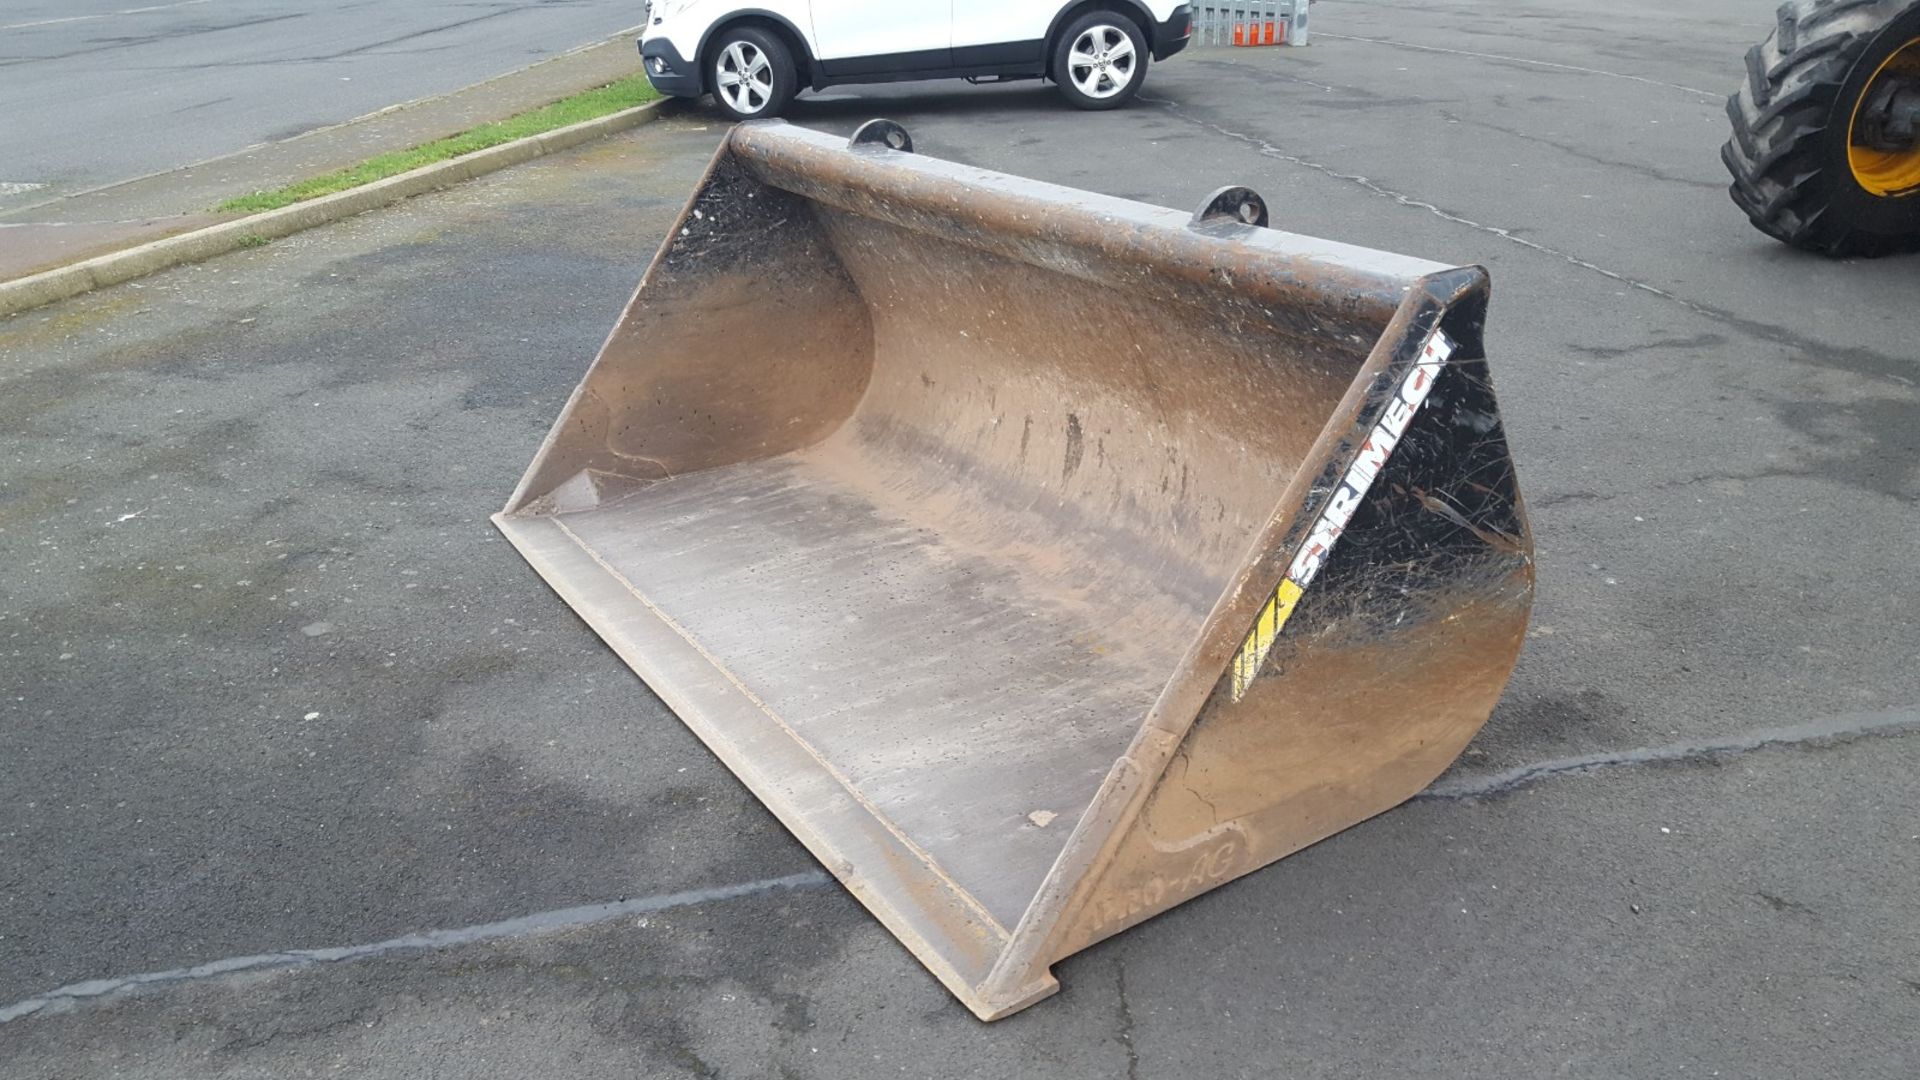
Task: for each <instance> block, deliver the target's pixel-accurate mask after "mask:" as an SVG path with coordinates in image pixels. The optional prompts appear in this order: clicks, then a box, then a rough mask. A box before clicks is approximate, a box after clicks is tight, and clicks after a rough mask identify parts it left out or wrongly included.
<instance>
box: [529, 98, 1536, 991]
mask: <svg viewBox="0 0 1920 1080" xmlns="http://www.w3.org/2000/svg"><path fill="white" fill-rule="evenodd" d="M896 133H897V135H898V137H896ZM910 148H911V142H910V140H907V139H905V138H904V132H898V129H897V128H874V129H872V130H870V131H868V132H867V133H866V136H865V137H861V136H856V139H855V140H854V142H853V143H852V144H849V143H848V142H847V141H845V140H841V139H837V138H834V137H831V136H828V135H824V134H820V133H817V132H812V131H808V130H804V129H800V128H796V127H791V126H788V125H785V124H781V123H777V122H773V123H759V124H748V125H742V126H740V127H738V128H735V129H734V130H733V132H732V133H731V134H730V135H729V136H728V138H727V140H726V141H725V142H724V143H723V144H722V146H721V148H720V150H719V152H718V153H717V155H716V156H715V158H714V161H713V163H712V165H711V167H710V169H709V171H708V174H707V176H706V178H705V180H704V181H703V183H702V185H701V187H700V189H699V190H698V191H697V192H696V193H695V195H694V197H693V199H692V201H691V202H690V203H689V205H688V207H687V209H686V211H685V212H684V213H683V215H682V217H681V218H680V220H679V222H678V223H677V225H676V226H675V228H674V231H673V232H672V234H671V235H670V236H669V238H668V240H667V241H666V243H665V244H664V245H663V246H662V248H661V251H660V253H659V255H658V256H657V257H656V258H655V260H654V263H653V265H652V266H651V267H650V268H649V269H648V271H647V273H646V275H645V277H644V278H643V280H642V282H641V285H640V288H639V290H638V292H637V293H636V294H635V296H634V299H633V301H632V302H631V303H630V304H629V306H628V308H627V311H626V312H625V314H624V315H623V316H622V317H621V319H620V321H619V323H618V324H617V325H616V327H615V328H614V331H613V333H612V334H611V335H610V336H609V338H608V340H607V342H606V345H605V347H604V348H603V350H602V352H601V354H600V356H599V357H598V359H596V360H595V362H594V364H593V366H592V368H591V369H590V370H589V372H588V374H587V376H586V378H585V380H584V381H583V382H582V383H581V385H580V387H579V388H578V389H577V390H576V391H575V393H574V395H573V397H572V399H571V400H570V401H569V402H568V404H567V406H566V408H565V410H564V411H563V413H562V415H561V416H560V418H559V420H558V422H557V423H556V425H555V427H554V429H553V432H552V433H551V434H550V435H549V436H548V439H547V441H546V443H545V444H544V445H543V446H542V447H541V450H540V452H539V454H538V455H537V456H536V458H535V460H534V462H533V464H532V465H531V466H530V467H529V469H528V470H527V473H526V476H525V478H524V479H523V480H522V481H521V483H520V485H519V487H518V488H517V489H516V491H515V492H514V494H513V496H512V498H511V500H510V501H509V503H508V505H507V508H506V509H505V510H504V511H503V512H502V513H501V514H499V515H497V516H496V518H495V521H496V522H497V523H498V524H499V526H500V528H501V529H502V530H503V531H504V532H505V533H506V534H507V536H508V537H509V538H511V539H512V540H513V542H514V543H515V544H516V546H517V547H518V548H519V549H520V550H521V552H522V553H523V554H524V555H525V556H526V557H527V559H528V560H529V561H530V562H531V563H532V564H533V565H534V566H535V567H536V568H537V569H538V570H539V571H540V573H541V574H542V575H543V576H545V577H546V579H547V580H548V581H549V582H550V583H551V584H552V585H553V586H554V588H555V589H556V590H557V591H558V592H559V593H560V594H561V595H562V596H563V597H564V598H565V599H566V600H567V602H568V603H570V604H571V605H572V606H573V607H574V608H575V609H576V610H577V611H579V612H580V614H581V615H582V616H583V617H584V618H586V619H587V621H588V622H589V623H591V624H592V625H593V626H594V628H595V629H596V630H597V631H598V632H599V633H600V634H601V635H602V636H603V637H604V638H605V639H606V640H607V641H608V643H609V644H611V645H612V646H613V647H614V648H615V649H616V650H617V651H618V652H619V653H620V654H621V655H622V657H623V658H625V659H626V661H627V662H628V663H629V664H630V665H631V666H632V667H633V668H634V669H635V670H636V671H637V672H639V674H640V675H641V676H642V677H643V678H645V679H646V681H647V682H648V684H649V685H650V686H651V687H652V688H653V689H654V690H655V691H656V692H657V693H658V694H659V695H660V696H661V698H662V699H663V700H665V701H666V702H667V704H668V705H670V706H671V707H672V708H673V709H674V710H675V711H676V712H677V713H678V714H679V715H680V716H681V717H682V718H683V719H684V720H685V721H686V722H687V724H688V725H689V726H690V727H691V728H692V729H693V730H694V731H695V732H696V733H697V734H699V736H700V737H701V738H702V739H703V740H704V741H705V742H706V743H707V744H708V746H709V747H711V748H712V749H713V750H714V752H715V753H716V754H717V755H718V756H720V758H721V759H722V760H723V761H725V762H726V763H727V765H728V766H729V767H730V768H732V769H733V770H734V772H735V773H737V774H738V775H739V776H740V777H741V779H742V780H743V781H744V782H745V783H746V784H747V785H748V786H749V787H750V788H751V789H752V790H753V791H754V792H755V793H756V794H757V795H758V796H759V797H760V798H761V799H762V801H764V802H765V803H766V804H767V805H768V806H769V807H770V808H771V809H772V810H773V811H774V813H775V814H776V815H777V816H778V817H779V818H780V819H781V821H782V822H783V823H784V824H786V826H787V827H788V828H789V829H791V830H792V831H793V833H794V834H795V835H796V836H797V837H799V838H800V840H801V841H803V842H804V843H805V844H806V845H807V846H808V848H809V849H810V850H812V851H813V853H814V854H815V855H816V856H817V857H818V858H819V859H820V860H821V862H822V863H823V864H824V865H825V866H826V867H827V868H828V869H829V870H830V871H831V872H832V873H833V874H834V875H835V876H836V877H837V878H838V879H839V880H840V881H842V882H843V883H845V884H846V886H847V887H848V888H849V889H850V890H851V891H852V892H853V893H854V894H855V895H856V896H858V897H859V898H860V899H861V901H862V902H863V903H865V904H866V905H867V907H868V908H869V909H870V910H872V911H873V912H874V914H875V915H876V916H878V917H879V918H880V919H881V920H882V921H883V922H884V923H885V924H886V925H887V927H888V928H889V929H890V930H892V931H893V932H894V933H895V934H896V935H897V936H898V937H899V938H900V939H901V940H902V941H903V942H904V943H905V944H906V945H907V946H908V948H910V949H911V950H912V951H913V952H914V954H915V955H916V956H917V957H918V958H919V959H920V960H921V961H922V962H923V963H925V964H926V966H927V967H928V968H929V970H931V971H932V972H933V973H934V974H935V975H936V976H937V977H939V978H940V979H941V981H942V982H943V983H944V984H945V985H946V986H947V987H948V988H949V989H950V990H951V991H952V992H953V993H954V994H955V995H956V996H957V997H959V998H960V999H961V1000H962V1001H963V1002H964V1003H965V1004H966V1005H967V1006H968V1007H969V1008H971V1009H972V1010H973V1011H974V1012H975V1013H976V1014H978V1015H979V1016H981V1017H983V1018H988V1019H991V1018H994V1017H998V1016H1003V1015H1006V1014H1007V1013H1009V1012H1012V1011H1015V1010H1017V1009H1020V1008H1023V1007H1025V1006H1026V1005H1028V1004H1031V1003H1032V1002H1034V1001H1036V1000H1038V999H1040V998H1042V997H1044V996H1046V995H1047V994H1049V993H1051V992H1052V991H1053V990H1055V989H1056V988H1057V987H1056V984H1055V983H1054V980H1053V978H1052V976H1051V974H1050V973H1049V967H1050V965H1051V964H1052V963H1053V962H1054V961H1056V960H1058V959H1060V958H1061V957H1063V956H1066V955H1069V954H1071V953H1072V952H1074V951H1076V950H1078V949H1081V948H1084V947H1085V946H1086V945H1088V944H1090V943H1092V942H1094V941H1097V940H1099V939H1100V938H1102V937H1105V936H1107V935H1109V934H1112V933H1115V932H1117V931H1119V930H1121V929H1124V928H1125V927H1127V926H1131V925H1133V924H1135V923H1138V922H1140V921H1141V920H1143V919H1146V918H1149V917H1151V916H1153V915H1154V914H1157V913H1158V912H1160V911H1164V910H1166V909H1167V908H1169V907H1171V906H1173V905H1175V904H1177V903H1179V902H1181V901H1182V900H1185V899H1187V898H1189V897H1192V896H1194V895H1196V894H1198V893H1200V892H1203V891H1205V890H1206V889H1209V888H1212V887H1214V886H1216V885H1218V884H1220V883H1222V882H1224V881H1227V880H1230V879H1232V878H1234V877H1236V876H1239V875H1241V874H1244V873H1247V872H1250V871H1252V870H1254V869H1257V868H1258V867H1260V866H1263V865H1265V864H1267V863H1269V862H1272V861H1273V860H1275V859H1278V858H1280V857H1282V856H1284V855H1286V854H1288V853H1289V852H1292V851H1295V850H1298V849H1299V848H1301V847H1303V846H1305V845H1307V844H1311V843H1313V842H1314V841H1316V840H1319V839H1321V838H1323V837H1326V836H1328V835H1331V834H1332V833H1334V832H1337V831H1339V830H1340V829H1343V828H1346V827H1347V826H1349V825H1352V824H1354V823H1356V822H1358V821H1361V820H1363V819H1365V818H1367V817H1369V816H1371V815H1373V814H1377V813H1379V812H1381V811H1383V810H1385V809H1388V808H1389V807H1392V806H1394V805H1396V804H1397V803H1399V802H1401V801H1403V800H1404V799H1406V798H1407V797H1409V796H1411V795H1412V794H1414V793H1415V792H1417V791H1418V790H1419V789H1420V788H1421V787H1423V786H1425V785H1426V784H1427V783H1428V782H1429V781H1430V780H1431V779H1432V778H1433V777H1434V776H1436V775H1438V774H1439V773H1440V772H1441V770H1443V769H1444V768H1445V767H1446V765H1447V764H1448V762H1450V761H1451V760H1452V759H1453V757H1454V756H1455V755H1457V754H1458V753H1459V752H1460V750H1461V749H1463V748H1464V746H1465V744H1466V742H1467V740H1468V739H1469V738H1470V737H1471V736H1472V735H1473V733H1474V732H1475V731H1476V730H1477V729H1478V728H1479V726H1480V725H1481V724H1482V723H1483V722H1484V721H1485V720H1486V718H1487V715H1488V713H1489V712H1490V710H1491V709H1492V706H1493V704H1494V701H1495V700H1496V699H1497V697H1498V696H1499V693H1500V690H1501V688H1502V687H1503V686H1504V684H1505V681H1506V678H1507V675H1508V673H1509V672H1510V671H1511V669H1512V667H1513V664H1514V661H1515V658H1516V657H1517V655H1518V650H1519V646H1520V642H1521V637H1522V634H1523V632H1524V628H1525V623H1526V618H1527V613H1528V610H1529V606H1530V602H1531V597H1532V583H1533V568H1532V542H1531V537H1530V533H1529V531H1528V527H1527V522H1526V517H1525V514H1524V512H1523V510H1522V509H1521V505H1520V498H1519V494H1518V491H1517V489H1516V487H1515V484H1514V477H1513V470H1512V465H1511V462H1510V459H1509V456H1508V453H1507V447H1506V442H1505V438H1504V434H1503V432H1502V429H1501V426H1500V422H1499V415H1498V409H1497V406H1496V404H1495V401H1494V398H1493V393H1492V389H1491V386H1490V384H1489V382H1488V379H1487V373H1486V362H1485V356H1484V353H1483V351H1482V345H1481V333H1482V326H1483V321H1484V314H1485V306H1486V297H1487V280H1486V276H1485V274H1484V273H1483V272H1482V271H1479V270H1478V269H1474V268H1465V269H1455V268H1449V267H1445V266H1441V265H1439V264H1434V263H1429V262H1424V261H1421V260H1416V259H1409V258H1404V257H1401V256H1397V255H1390V254H1385V253H1381V252H1376V251H1370V250H1366V249H1361V248H1355V247H1350V246H1347V245H1342V244H1336V243H1331V242H1328V241H1323V240H1316V239H1313V238H1310V237H1304V236H1298V235H1294V234H1291V233H1285V232H1280V231H1276V230H1272V229H1268V228H1264V227H1261V226H1260V225H1258V224H1253V222H1258V221H1263V220H1264V219H1265V216H1266V208H1265V205H1264V203H1262V202H1261V201H1260V200H1259V197H1258V196H1257V195H1255V194H1254V193H1252V192H1250V191H1246V190H1245V189H1221V191H1219V192H1216V193H1215V194H1214V195H1213V196H1211V197H1210V198H1209V200H1208V202H1207V203H1206V204H1204V205H1203V206H1202V211H1201V212H1200V213H1198V214H1186V213H1181V212H1177V211H1172V210H1165V209H1161V208H1158V207H1151V206H1144V205H1141V204H1138V203H1132V202H1127V201H1124V200H1119V199H1113V198H1108V197H1105V196H1099V195H1094V194H1090V193H1086V192H1080V191H1073V190H1070V189H1066V188H1060V187H1055V186H1051V185H1046V184H1039V183H1035V182H1031V181H1026V180H1021V179H1019V178H1015V177H1010V176H1005V175H1002V174H998V173H991V172H985V171H982V170H979V169H974V168H969V167H967V166H962V165H958V164H954V163H950V162H944V161H939V160H937V159H931V158H926V157H922V156H919V155H917V154H914V153H912V152H911V149H910Z"/></svg>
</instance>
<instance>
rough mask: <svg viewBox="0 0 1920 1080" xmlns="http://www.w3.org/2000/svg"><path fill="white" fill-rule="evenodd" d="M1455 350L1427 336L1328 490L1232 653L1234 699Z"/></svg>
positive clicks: (1446, 341)
mask: <svg viewBox="0 0 1920 1080" xmlns="http://www.w3.org/2000/svg"><path fill="white" fill-rule="evenodd" d="M1451 355H1453V342H1452V341H1451V340H1450V339H1449V338H1448V337H1447V335H1445V334H1443V333H1441V332H1440V331H1439V330H1435V331H1434V332H1433V336H1432V337H1429V338H1428V339H1427V344H1426V345H1425V347H1423V348H1422V349H1421V350H1420V355H1419V357H1418V358H1417V359H1415V360H1414V363H1413V367H1412V368H1411V369H1410V370H1408V372H1407V375H1406V378H1404V379H1402V380H1400V391H1399V393H1397V394H1395V395H1394V397H1393V400H1392V401H1390V402H1388V403H1387V407H1386V409H1385V410H1383V411H1382V412H1381V414H1380V419H1379V421H1378V422H1377V423H1375V424H1374V426H1373V430H1372V431H1371V432H1369V433H1368V434H1367V438H1366V440H1365V441H1364V442H1362V443H1361V444H1360V452H1359V453H1358V454H1355V455H1354V459H1353V464H1351V465H1349V466H1348V467H1347V472H1346V475H1345V476H1343V477H1341V479H1340V483H1339V485H1338V486H1336V487H1335V488H1334V490H1333V494H1332V495H1330V496H1328V498H1327V505H1326V507H1325V508H1324V509H1322V510H1321V511H1320V517H1319V520H1317V521H1315V522H1314V523H1313V528H1312V529H1311V530H1309V531H1308V533H1307V539H1306V542H1305V543H1303V544H1301V545H1300V550H1299V552H1298V553H1296V554H1295V555H1294V557H1293V562H1292V564H1291V565H1289V566H1288V567H1287V576H1286V577H1285V578H1284V579H1282V580H1281V582H1280V585H1279V587H1278V588H1276V589H1274V591H1273V595H1272V596H1270V597H1268V598H1267V602H1266V604H1265V605H1264V606H1263V607H1262V608H1261V609H1260V615H1259V617H1258V618H1256V619H1255V620H1254V623H1253V629H1252V630H1249V631H1248V632H1247V639H1246V640H1245V641H1244V642H1242V643H1241V645H1240V651H1239V652H1237V653H1235V654H1234V657H1233V687H1232V689H1233V700H1235V701H1239V700H1240V699H1241V698H1242V697H1244V696H1246V692H1247V687H1249V686H1251V685H1253V679H1254V676H1255V675H1257V674H1259V671H1260V665H1261V664H1263V663H1265V662H1266V659H1267V653H1268V652H1269V651H1271V650H1272V648H1273V643H1274V640H1275V639H1276V638H1278V637H1279V636H1280V630H1281V628H1282V627H1284V626H1285V625H1286V624H1287V617H1288V616H1290V615H1292V614H1293V608H1294V605H1295V604H1297V603H1299V602H1300V597H1301V594H1303V593H1305V592H1306V590H1307V586H1308V585H1310V584H1312V583H1313V578H1314V575H1316V574H1318V573H1319V572H1320V568H1321V567H1322V566H1324V565H1326V561H1327V556H1328V555H1329V554H1331V553H1332V552H1333V545H1334V543H1335V542H1336V541H1338V540H1339V539H1340V533H1341V531H1342V530H1344V529H1345V528H1346V527H1347V522H1349V521H1351V520H1352V519H1353V512H1354V511H1355V510H1358V509H1359V508H1360V503H1361V501H1362V500H1364V499H1365V498H1366V497H1367V489H1369V488H1371V487H1372V486H1373V481H1374V479H1375V478H1376V477H1378V476H1379V475H1380V471H1381V470H1382V469H1384V468H1385V467H1386V464H1387V458H1389V457H1391V456H1392V454H1393V448H1394V447H1395V446H1398V445H1399V443H1400V437H1401V436H1402V435H1404V434H1406V431H1407V425H1408V424H1410V423H1412V422H1413V414H1414V413H1416V412H1418V411H1420V404H1421V402H1424V401H1426V400H1427V395H1428V394H1429V393H1431V392H1432V391H1433V381H1434V380H1435V379H1437V378H1439V377H1440V371H1441V369H1442V368H1444V367H1445V366H1446V363H1447V357H1449V356H1451Z"/></svg>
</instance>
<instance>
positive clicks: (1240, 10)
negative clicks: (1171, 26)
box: [1193, 0, 1310, 45]
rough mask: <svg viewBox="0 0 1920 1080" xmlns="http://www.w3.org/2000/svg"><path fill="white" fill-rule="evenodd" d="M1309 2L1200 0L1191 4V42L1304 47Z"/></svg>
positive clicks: (1286, 0) (1295, 0)
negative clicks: (1210, 0)
mask: <svg viewBox="0 0 1920 1080" xmlns="http://www.w3.org/2000/svg"><path fill="white" fill-rule="evenodd" d="M1309 3H1310V0H1213V2H1208V0H1199V2H1198V3H1195V4H1194V5H1193V43H1194V44H1195V45H1269V44H1271V45H1305V44H1306V43H1307V9H1308V6H1309ZM1270 28H1271V29H1270ZM1236 31H1237V33H1236ZM1270 35H1271V36H1270Z"/></svg>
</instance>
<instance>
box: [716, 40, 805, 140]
mask: <svg viewBox="0 0 1920 1080" xmlns="http://www.w3.org/2000/svg"><path fill="white" fill-rule="evenodd" d="M707 88H708V89H710V90H712V91H713V100H714V102H715V103H716V104H718V105H719V106H720V111H721V112H723V113H726V114H727V115H728V116H729V117H732V118H733V119H735V120H765V119H767V118H768V117H773V116H778V115H780V111H781V110H782V109H785V108H786V107H787V102H789V101H792V100H793V95H794V93H795V92H797V91H798V90H799V88H800V70H799V65H797V64H796V63H794V59H793V50H792V49H790V48H788V47H787V43H786V41H785V40H783V39H782V38H781V37H780V35H779V34H776V33H774V32H773V31H771V30H767V29H765V28H763V27H758V26H740V27H735V28H733V29H731V30H727V31H723V32H722V33H721V34H720V36H719V37H718V38H717V39H715V41H714V43H713V48H712V50H711V51H709V53H708V54H707Z"/></svg>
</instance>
